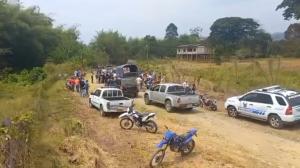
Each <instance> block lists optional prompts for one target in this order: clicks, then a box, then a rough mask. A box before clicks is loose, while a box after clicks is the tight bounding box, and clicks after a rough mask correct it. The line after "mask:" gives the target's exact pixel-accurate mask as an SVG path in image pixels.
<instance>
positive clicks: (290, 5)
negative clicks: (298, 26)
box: [276, 0, 300, 20]
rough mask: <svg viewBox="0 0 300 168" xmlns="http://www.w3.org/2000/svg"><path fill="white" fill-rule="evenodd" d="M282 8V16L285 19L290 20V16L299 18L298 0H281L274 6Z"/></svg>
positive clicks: (299, 6)
mask: <svg viewBox="0 0 300 168" xmlns="http://www.w3.org/2000/svg"><path fill="white" fill-rule="evenodd" d="M278 9H284V12H283V17H284V19H285V20H290V19H292V18H294V19H296V20H299V19H300V1H299V0H283V2H282V3H281V4H279V5H278V6H277V8H276V10H278Z"/></svg>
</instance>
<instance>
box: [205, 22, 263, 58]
mask: <svg viewBox="0 0 300 168" xmlns="http://www.w3.org/2000/svg"><path fill="white" fill-rule="evenodd" d="M258 27H259V24H258V23H257V22H255V21H254V20H253V19H250V18H247V19H244V18H240V17H226V18H221V19H218V20H216V21H215V22H214V24H213V25H212V26H211V28H210V30H211V33H210V36H209V42H210V44H211V46H212V47H217V48H218V50H221V49H222V50H223V54H228V55H229V54H232V53H234V51H235V50H236V49H238V48H239V47H240V45H241V43H242V42H243V41H245V40H248V39H253V38H254V37H255V35H256V32H257V30H258ZM219 53H221V52H219Z"/></svg>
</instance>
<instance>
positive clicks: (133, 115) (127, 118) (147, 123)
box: [119, 105, 157, 133]
mask: <svg viewBox="0 0 300 168" xmlns="http://www.w3.org/2000/svg"><path fill="white" fill-rule="evenodd" d="M133 106H134V105H132V106H131V107H129V108H128V109H127V112H126V113H124V114H121V115H120V116H119V118H120V119H121V120H120V126H121V128H122V129H125V130H130V129H131V128H132V127H133V125H134V124H135V125H136V126H137V127H139V128H141V127H144V128H146V131H147V132H150V133H156V132H157V124H156V123H155V121H154V120H153V118H154V117H155V113H139V112H137V111H135V110H134V109H133Z"/></svg>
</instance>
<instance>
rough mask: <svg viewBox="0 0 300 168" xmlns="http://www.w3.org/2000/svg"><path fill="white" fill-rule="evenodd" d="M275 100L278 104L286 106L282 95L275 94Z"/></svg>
mask: <svg viewBox="0 0 300 168" xmlns="http://www.w3.org/2000/svg"><path fill="white" fill-rule="evenodd" d="M276 100H277V103H278V104H279V105H281V106H286V103H285V101H284V100H283V98H282V97H278V96H276Z"/></svg>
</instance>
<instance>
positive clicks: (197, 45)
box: [177, 44, 205, 48]
mask: <svg viewBox="0 0 300 168" xmlns="http://www.w3.org/2000/svg"><path fill="white" fill-rule="evenodd" d="M199 46H203V47H205V45H203V44H184V45H179V46H177V48H189V47H191V48H192V47H199Z"/></svg>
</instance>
